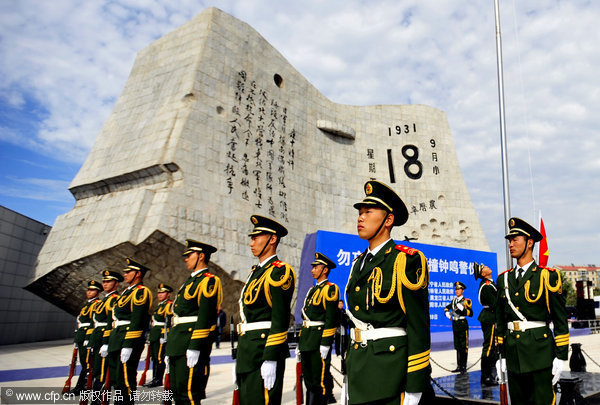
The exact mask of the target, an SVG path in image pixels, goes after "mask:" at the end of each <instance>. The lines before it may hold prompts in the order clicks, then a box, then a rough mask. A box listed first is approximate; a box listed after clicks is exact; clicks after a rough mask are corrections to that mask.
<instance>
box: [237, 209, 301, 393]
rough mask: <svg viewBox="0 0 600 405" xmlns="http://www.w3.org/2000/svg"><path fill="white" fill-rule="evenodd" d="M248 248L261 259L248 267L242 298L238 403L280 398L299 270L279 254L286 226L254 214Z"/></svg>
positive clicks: (239, 330) (239, 328)
mask: <svg viewBox="0 0 600 405" xmlns="http://www.w3.org/2000/svg"><path fill="white" fill-rule="evenodd" d="M250 220H251V221H252V224H253V225H254V228H253V230H252V231H251V232H250V235H249V236H250V238H251V241H250V250H251V251H252V254H253V255H254V257H256V258H258V260H259V264H258V265H256V266H254V267H253V268H252V270H251V272H250V275H249V277H248V280H247V281H246V285H245V286H244V288H243V289H242V293H241V297H240V318H241V323H240V324H238V325H237V326H238V333H239V342H238V350H237V353H238V354H237V360H236V364H235V373H236V382H237V385H238V387H239V394H240V404H242V405H245V404H250V405H255V404H259V403H260V404H262V403H268V404H272V405H278V404H280V403H281V395H282V390H283V375H284V372H285V359H286V358H287V357H289V356H290V351H289V347H288V344H287V332H288V328H289V326H290V305H291V302H292V296H293V295H294V288H295V286H296V275H295V273H294V269H292V267H291V266H290V265H289V264H287V263H285V262H282V261H280V260H279V259H278V258H277V246H278V245H279V241H280V240H281V238H283V237H284V236H285V235H287V229H286V228H285V227H284V226H283V225H281V224H279V223H278V222H276V221H274V220H272V219H270V218H266V217H262V216H259V215H252V217H250Z"/></svg>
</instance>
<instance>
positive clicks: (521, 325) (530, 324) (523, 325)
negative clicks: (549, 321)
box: [507, 321, 546, 332]
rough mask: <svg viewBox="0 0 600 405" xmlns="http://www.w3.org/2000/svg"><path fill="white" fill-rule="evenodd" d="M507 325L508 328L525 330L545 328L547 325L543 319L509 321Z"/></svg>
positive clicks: (519, 330) (518, 330)
mask: <svg viewBox="0 0 600 405" xmlns="http://www.w3.org/2000/svg"><path fill="white" fill-rule="evenodd" d="M507 326H508V330H514V331H517V332H524V331H526V330H527V329H535V328H543V327H545V326H546V322H541V321H521V322H508V325H507Z"/></svg>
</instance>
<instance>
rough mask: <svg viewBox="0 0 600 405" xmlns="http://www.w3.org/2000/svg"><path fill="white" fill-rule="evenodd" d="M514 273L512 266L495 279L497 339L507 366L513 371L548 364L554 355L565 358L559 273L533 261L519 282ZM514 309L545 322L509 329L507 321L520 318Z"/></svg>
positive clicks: (565, 326) (566, 346)
mask: <svg viewBox="0 0 600 405" xmlns="http://www.w3.org/2000/svg"><path fill="white" fill-rule="evenodd" d="M515 273H516V272H515V269H509V270H507V271H505V272H504V273H502V274H500V275H499V276H498V279H497V281H496V285H497V286H498V305H497V310H496V311H497V312H496V323H497V331H498V332H497V333H498V343H499V344H500V350H501V353H502V356H503V357H505V358H506V366H507V369H508V370H509V371H511V372H513V373H528V372H532V371H536V370H541V369H544V368H548V367H551V366H552V361H553V359H554V358H555V357H556V358H558V359H561V360H567V354H568V351H569V326H568V323H567V313H566V308H565V297H564V296H563V294H562V280H561V276H560V273H558V272H557V271H556V270H554V269H547V268H543V267H538V265H537V264H536V263H535V262H533V264H532V265H531V266H530V267H529V270H527V272H526V273H525V275H524V276H523V278H522V280H520V282H519V283H517V281H516V277H515ZM509 300H510V302H512V305H513V306H514V309H513V308H512V307H511V306H510V304H509ZM515 310H516V311H518V312H520V313H521V314H522V316H523V317H524V318H525V319H526V320H527V321H534V322H535V321H537V322H541V323H545V324H546V326H542V327H538V328H531V329H527V330H525V331H523V330H518V329H520V327H519V325H515V324H513V330H512V331H511V330H509V328H508V323H509V322H519V321H522V319H521V318H520V317H519V316H518V314H517V313H516V311H515ZM550 322H552V323H553V325H554V331H553V332H552V330H550V328H549V326H548V324H549V323H550Z"/></svg>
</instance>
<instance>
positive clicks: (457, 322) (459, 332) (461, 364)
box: [444, 281, 473, 373]
mask: <svg viewBox="0 0 600 405" xmlns="http://www.w3.org/2000/svg"><path fill="white" fill-rule="evenodd" d="M466 288H467V286H466V285H464V283H461V282H460V281H457V282H455V283H454V292H455V293H456V297H454V299H453V300H452V301H451V302H450V304H448V305H446V308H444V314H445V315H446V318H448V319H450V320H452V334H453V335H454V350H456V369H454V370H452V372H453V373H456V372H459V373H466V372H467V357H468V356H469V322H468V321H467V316H473V305H472V303H471V300H470V299H468V298H465V296H464V295H463V293H464V291H465V289H466Z"/></svg>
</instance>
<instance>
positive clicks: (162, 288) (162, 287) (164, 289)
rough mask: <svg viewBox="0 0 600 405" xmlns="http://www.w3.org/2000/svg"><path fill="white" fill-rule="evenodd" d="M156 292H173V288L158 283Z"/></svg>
mask: <svg viewBox="0 0 600 405" xmlns="http://www.w3.org/2000/svg"><path fill="white" fill-rule="evenodd" d="M157 291H158V292H173V288H172V287H171V286H168V285H166V284H165V283H160V284H159V285H158V288H157Z"/></svg>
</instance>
